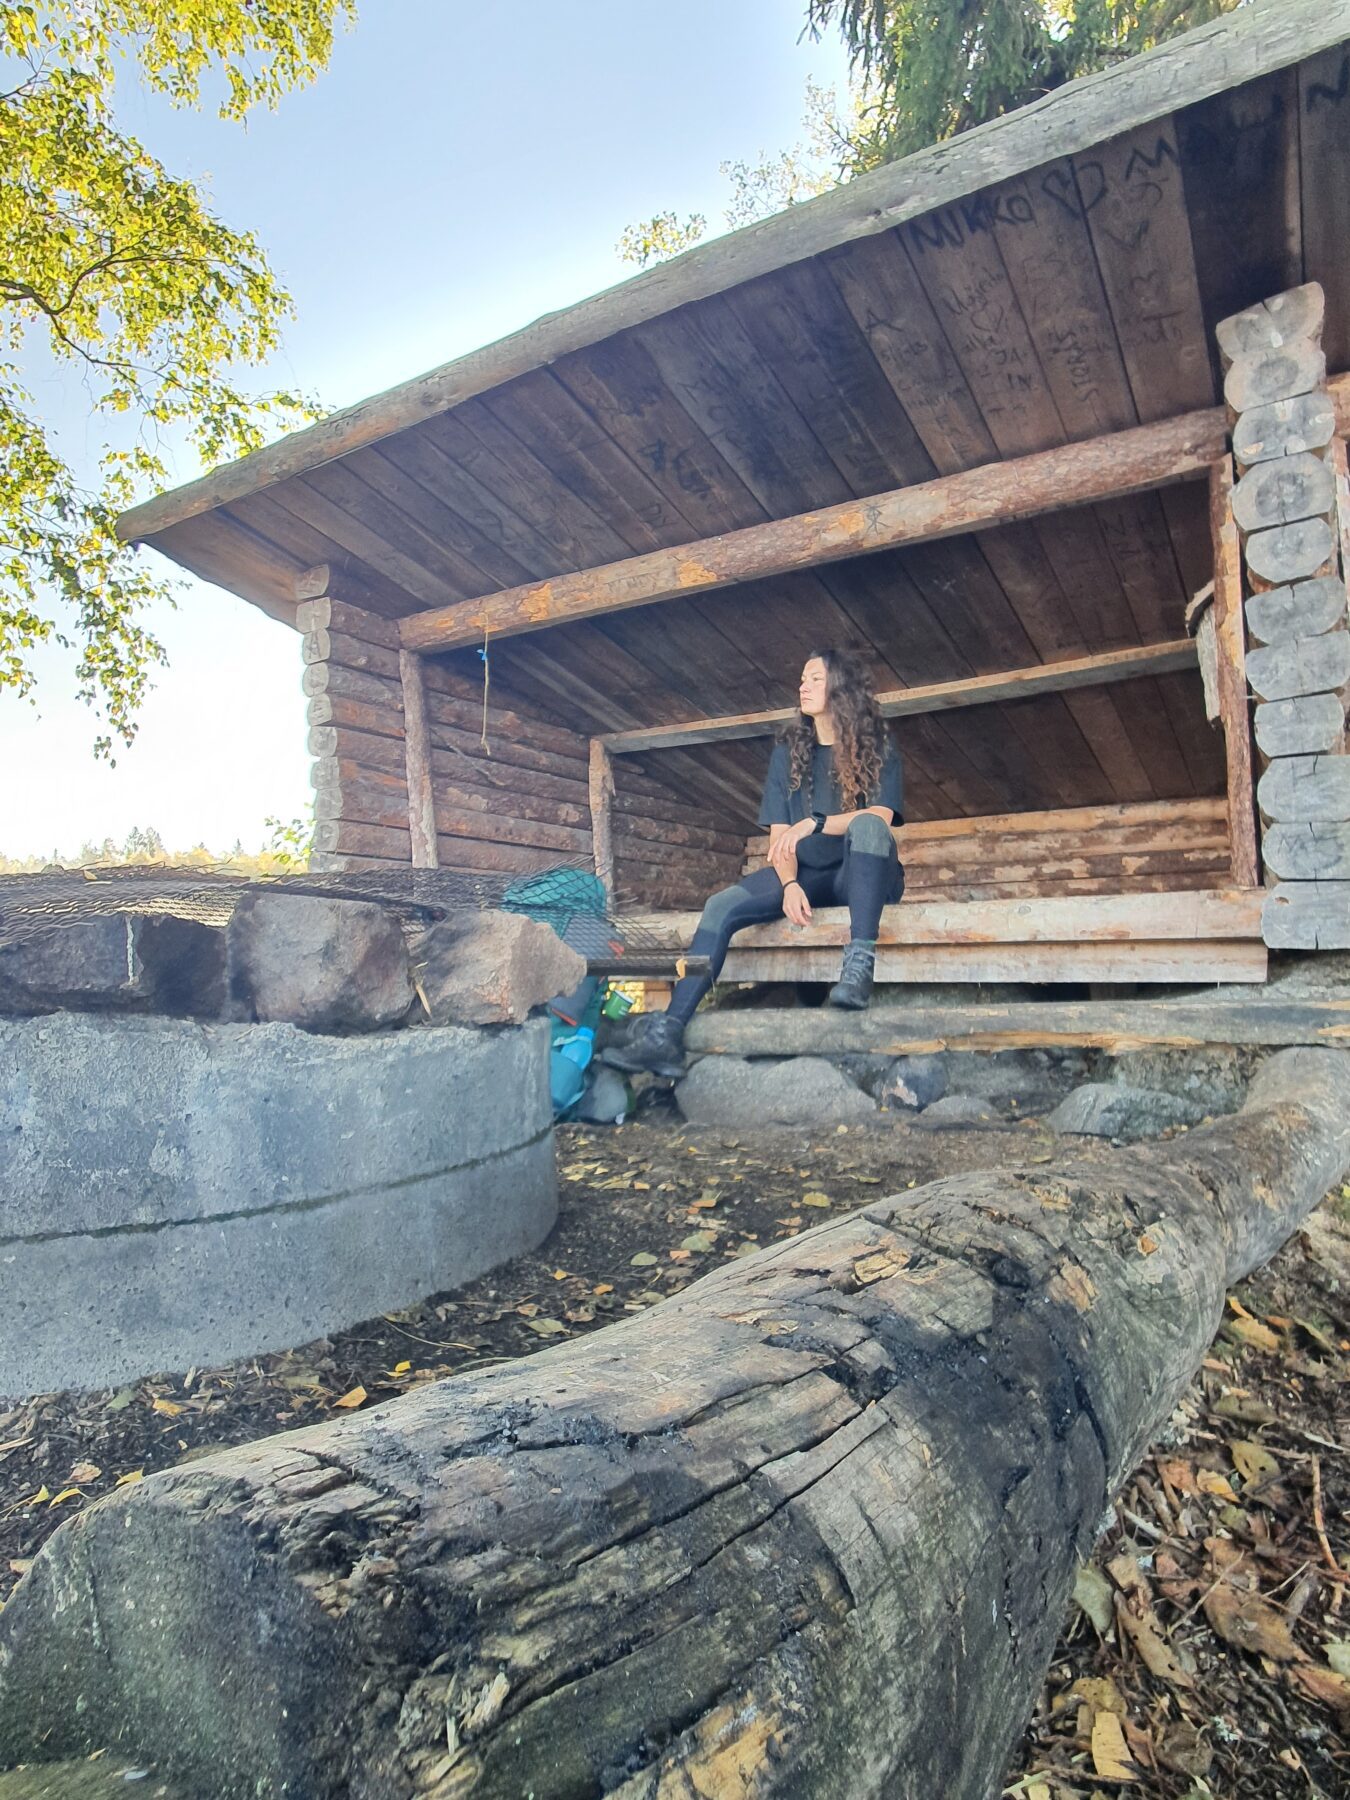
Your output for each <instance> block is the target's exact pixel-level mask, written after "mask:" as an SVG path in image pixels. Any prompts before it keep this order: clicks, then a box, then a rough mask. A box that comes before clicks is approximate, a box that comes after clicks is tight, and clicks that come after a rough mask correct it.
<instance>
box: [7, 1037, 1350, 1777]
mask: <svg viewBox="0 0 1350 1800" xmlns="http://www.w3.org/2000/svg"><path fill="white" fill-rule="evenodd" d="M1348 1160H1350V1057H1346V1056H1345V1055H1344V1054H1342V1053H1340V1052H1334V1051H1319V1050H1300V1051H1291V1052H1288V1053H1286V1054H1284V1055H1281V1056H1278V1057H1276V1058H1274V1059H1273V1060H1272V1061H1271V1062H1269V1063H1268V1064H1267V1065H1266V1066H1265V1068H1264V1069H1263V1071H1262V1072H1261V1073H1260V1075H1259V1076H1258V1077H1257V1080H1256V1082H1255V1083H1254V1085H1253V1089H1252V1094H1251V1097H1250V1098H1249V1101H1248V1104H1247V1106H1246V1108H1245V1109H1244V1111H1243V1113H1242V1114H1240V1115H1239V1116H1238V1117H1236V1118H1232V1119H1225V1120H1223V1121H1221V1122H1220V1123H1218V1124H1215V1125H1212V1126H1209V1127H1206V1128H1205V1129H1202V1130H1198V1131H1194V1132H1191V1133H1190V1134H1188V1135H1187V1136H1185V1137H1182V1138H1179V1139H1177V1140H1175V1141H1172V1142H1169V1143H1166V1144H1158V1145H1151V1146H1147V1147H1142V1148H1136V1149H1133V1150H1124V1151H1121V1152H1119V1153H1118V1154H1117V1155H1115V1156H1113V1157H1112V1158H1110V1159H1109V1160H1107V1161H1100V1162H1097V1163H1096V1164H1094V1165H1092V1166H1091V1167H1079V1166H1076V1165H1075V1163H1074V1161H1073V1159H1072V1158H1066V1159H1065V1161H1064V1163H1063V1164H1062V1165H1061V1166H1060V1167H1059V1168H1058V1169H1057V1170H1056V1169H1052V1168H1036V1169H1031V1170H1026V1171H1023V1172H1021V1173H1016V1174H1008V1173H1000V1174H998V1175H978V1174H976V1175H966V1176H959V1177H954V1178H952V1179H949V1180H946V1181H940V1182H936V1183H934V1184H933V1185H931V1186H929V1187H927V1188H924V1189H922V1190H919V1191H917V1192H915V1193H912V1194H904V1195H900V1196H897V1197H893V1198H890V1199H885V1200H881V1201H879V1202H877V1203H876V1204H874V1205H871V1206H867V1207H865V1208H863V1209H862V1211H860V1212H856V1213H853V1214H851V1215H848V1216H847V1217H842V1218H839V1219H835V1220H831V1221H830V1222H829V1223H827V1224H825V1225H823V1226H821V1227H819V1228H818V1229H816V1230H813V1231H809V1232H806V1233H804V1234H803V1235H802V1236H800V1237H797V1238H794V1239H791V1240H789V1241H787V1242H785V1243H780V1244H775V1245H773V1246H772V1247H770V1248H767V1249H765V1250H763V1251H761V1252H760V1253H759V1254H757V1255H755V1256H753V1257H750V1258H746V1259H744V1260H740V1261H736V1262H732V1263H728V1264H727V1265H726V1266H724V1267H723V1268H721V1269H719V1270H718V1271H716V1272H715V1273H713V1274H711V1275H709V1276H707V1277H705V1278H704V1279H703V1280H702V1281H700V1282H698V1283H696V1284H695V1285H694V1286H693V1287H691V1288H690V1289H688V1290H687V1291H686V1292H685V1293H683V1294H681V1295H679V1296H677V1297H675V1298H673V1299H671V1300H668V1301H666V1302H665V1303H663V1304H662V1305H661V1306H659V1307H657V1308H655V1309H653V1310H652V1311H651V1312H648V1313H644V1314H643V1315H641V1316H640V1317H636V1318H634V1319H632V1320H630V1321H628V1322H626V1323H624V1324H621V1325H616V1326H614V1327H613V1328H611V1329H609V1330H606V1331H603V1332H600V1333H597V1334H596V1335H593V1336H590V1337H586V1338H583V1339H581V1340H578V1341H576V1342H574V1343H570V1344H567V1345H564V1346H561V1347H559V1348H557V1349H553V1350H550V1351H546V1352H543V1353H541V1354H539V1355H537V1356H534V1357H531V1358H529V1359H527V1360H526V1361H523V1362H520V1363H516V1364H512V1365H508V1366H504V1367H501V1368H498V1369H495V1370H491V1371H489V1372H486V1373H484V1374H479V1375H468V1376H464V1377H462V1378H459V1379H455V1380H451V1381H445V1382H440V1383H438V1384H437V1385H435V1386H434V1387H432V1388H429V1389H427V1390H425V1391H423V1392H421V1393H419V1394H416V1395H411V1396H409V1397H407V1398H406V1399H401V1400H397V1401H394V1402H392V1403H390V1404H389V1405H387V1406H383V1407H381V1408H379V1409H378V1410H377V1411H374V1412H371V1413H369V1414H364V1415H358V1416H356V1417H354V1418H351V1419H348V1420H344V1421H343V1422H341V1423H338V1424H329V1425H324V1426H319V1427H315V1428H311V1429H308V1430H303V1431H296V1432H290V1433H286V1434H284V1435H282V1436H279V1437H275V1438H272V1439H269V1440H267V1441H265V1442H263V1443H260V1444H255V1445H252V1446H248V1447H246V1448H242V1449H238V1450H233V1451H228V1452H225V1453H223V1454H221V1455H220V1456H217V1457H214V1458H212V1459H210V1460H208V1461H202V1462H197V1463H193V1464H189V1465H187V1466H185V1467H183V1468H181V1469H176V1470H172V1471H170V1472H167V1473H165V1474H162V1475H157V1476H155V1477H153V1478H152V1479H150V1480H149V1481H146V1482H144V1483H143V1484H140V1485H137V1486H132V1487H129V1488H126V1489H123V1490H121V1491H120V1492H118V1493H116V1494H114V1495H112V1496H110V1497H109V1498H108V1499H107V1500H105V1501H103V1502H102V1503H100V1504H98V1505H96V1506H93V1507H91V1508H90V1509H89V1510H88V1511H87V1512H85V1513H83V1514H82V1515H81V1516H80V1517H79V1518H78V1519H75V1520H73V1521H71V1523H69V1524H68V1525H66V1526H64V1527H63V1528H62V1529H61V1530H60V1531H59V1532H58V1533H57V1534H56V1535H55V1536H54V1537H53V1539H52V1540H51V1542H50V1544H49V1545H48V1546H47V1548H46V1549H45V1550H44V1551H43V1552H42V1554H41V1555H40V1556H39V1557H38V1558H37V1560H36V1562H35V1564H34V1567H33V1569H32V1571H31V1572H30V1574H29V1575H28V1576H27V1577H25V1579H24V1581H23V1582H22V1583H21V1584H20V1586H19V1588H18V1590H17V1592H16V1594H15V1596H14V1598H13V1599H12V1600H11V1602H10V1604H9V1606H8V1607H7V1609H6V1610H5V1612H4V1614H3V1616H2V1617H0V1761H4V1760H6V1759H16V1758H20V1757H33V1756H45V1757H53V1756H58V1755H61V1754H68V1753H71V1752H75V1751H79V1750H83V1749H87V1748H92V1747H95V1746H101V1745H104V1744H118V1745H122V1746H125V1747H128V1748H130V1749H132V1750H133V1751H134V1752H135V1753H136V1754H138V1755H140V1756H142V1757H147V1758H154V1760H155V1761H156V1762H157V1763H159V1764H160V1765H161V1766H162V1767H163V1768H164V1769H165V1770H166V1772H173V1771H175V1770H177V1771H178V1772H180V1773H181V1774H182V1775H183V1776H184V1777H185V1778H186V1779H187V1780H188V1781H189V1782H191V1783H192V1784H193V1790H192V1791H194V1792H201V1793H204V1794H205V1793H210V1794H212V1795H234V1794H239V1795H242V1794H245V1793H248V1794H250V1795H258V1796H271V1795H280V1794H289V1795H304V1796H306V1797H307V1800H322V1797H323V1796H329V1795H333V1796H336V1795H338V1794H343V1795H350V1796H353V1797H369V1800H374V1797H376V1796H378V1797H379V1800H393V1797H397V1796H411V1795H415V1794H434V1795H436V1796H437V1797H438V1800H450V1797H451V1796H459V1795H467V1794H469V1793H471V1792H472V1793H473V1795H474V1796H475V1800H490V1797H491V1800H496V1797H500V1800H521V1797H522V1796H524V1795H527V1794H528V1795H534V1796H536V1797H537V1800H546V1797H547V1800H563V1797H573V1800H583V1797H585V1800H589V1797H590V1796H593V1795H598V1794H600V1793H602V1792H603V1793H609V1794H617V1795H619V1796H622V1800H692V1797H693V1796H697V1795H714V1794H715V1795H718V1796H721V1797H725V1800H731V1797H733V1796H735V1797H737V1800H752V1797H753V1800H769V1797H782V1800H787V1797H789V1796H790V1797H791V1800H826V1797H827V1796H828V1797H831V1800H838V1797H839V1796H845V1795H846V1796H848V1800H865V1797H867V1796H873V1795H877V1796H879V1795H883V1794H884V1795H896V1794H925V1795H927V1794H932V1795H943V1796H947V1797H948V1800H980V1797H982V1796H986V1795H991V1794H993V1793H995V1792H997V1790H998V1786H999V1781H1000V1775H1001V1771H1002V1769H1003V1767H1004V1761H1005V1758H1006V1757H1007V1755H1008V1753H1009V1749H1010V1746H1011V1744H1012V1743H1013V1741H1014V1739H1015V1737H1016V1734H1017V1732H1018V1730H1019V1729H1020V1728H1021V1725H1022V1722H1023V1720H1024V1718H1025V1716H1026V1714H1027V1710H1028V1708H1029V1706H1030V1704H1031V1702H1032V1699H1033V1696H1034V1694H1035V1692H1036V1690H1037V1688H1038V1686H1039V1684H1040V1682H1041V1680H1042V1677H1043V1675H1044V1672H1045V1668H1046V1665H1047V1662H1048V1660H1049V1657H1050V1655H1051V1651H1052V1648H1053V1645H1054V1642H1055V1637H1056V1633H1057V1631H1058V1628H1059V1623H1060V1620H1061V1619H1062V1617H1063V1612H1064V1607H1065V1604H1066V1600H1067V1596H1068V1593H1069V1589H1070V1586H1071V1584H1072V1581H1073V1577H1074V1571H1075V1567H1076V1565H1077V1563H1078V1561H1079V1559H1080V1558H1082V1557H1084V1556H1086V1555H1087V1553H1088V1552H1089V1550H1090V1549H1091V1547H1092V1544H1093V1541H1094V1538H1095V1535H1096V1532H1097V1528H1098V1525H1099V1523H1100V1521H1101V1518H1102V1513H1103V1509H1104V1507H1105V1506H1106V1504H1107V1503H1108V1501H1109V1500H1110V1498H1111V1496H1112V1495H1113V1494H1114V1493H1115V1492H1116V1491H1117V1489H1118V1488H1119V1486H1120V1484H1121V1483H1122V1482H1123V1480H1124V1479H1125V1477H1126V1475H1127V1474H1128V1473H1129V1471H1130V1470H1131V1468H1132V1467H1133V1466H1134V1464H1135V1462H1136V1461H1137V1459H1138V1457H1139V1456H1140V1454H1141V1453H1142V1451H1143V1450H1144V1448H1145V1447H1146V1445H1147V1444H1148V1442H1149V1441H1150V1438H1151V1437H1152V1435H1153V1434H1154V1433H1155V1432H1156V1431H1157V1429H1158V1427H1159V1426H1160V1425H1161V1424H1162V1423H1163V1422H1164V1421H1165V1420H1166V1419H1167V1417H1168V1415H1169V1413H1170V1412H1171V1410H1172V1408H1173V1406H1174V1405H1175V1403H1176V1400H1177V1398H1178V1397H1179V1395H1180V1394H1181V1392H1182V1391H1183V1389H1184V1388H1185V1386H1186V1384H1187V1382H1188V1381H1189V1380H1190V1378H1191V1376H1192V1374H1193V1372H1194V1370H1195V1368H1196V1366H1197V1364H1198V1363H1199V1361H1200V1359H1201V1357H1202V1356H1203V1354H1204V1352H1205V1350H1206V1347H1207V1345H1208V1343H1209V1341H1210V1338H1211V1336H1212V1334H1213V1332H1214V1330H1215V1328H1216V1327H1217V1325H1218V1323H1219V1320H1220V1317H1221V1314H1222V1309H1223V1304H1224V1294H1225V1291H1226V1289H1227V1287H1228V1286H1229V1285H1230V1284H1231V1283H1232V1282H1234V1281H1235V1280H1237V1279H1238V1278H1239V1277H1240V1276H1242V1275H1243V1274H1245V1273H1246V1272H1247V1271H1249V1270H1250V1269H1252V1268H1253V1267H1255V1266H1256V1265H1258V1264H1259V1263H1261V1262H1262V1261H1263V1260H1265V1259H1266V1258H1267V1257H1269V1256H1270V1255H1271V1254H1272V1252H1273V1251H1274V1250H1275V1249H1276V1248H1277V1246H1278V1245H1279V1244H1280V1243H1281V1242H1282V1241H1283V1240H1284V1239H1285V1238H1286V1237H1287V1236H1288V1235H1289V1234H1290V1232H1291V1231H1293V1229H1294V1228H1295V1227H1296V1226H1297V1224H1298V1223H1299V1221H1300V1219H1301V1218H1302V1217H1303V1216H1304V1215H1305V1214H1306V1213H1307V1212H1308V1211H1309V1210H1310V1209H1311V1208H1312V1206H1314V1205H1315V1204H1316V1202H1317V1200H1318V1199H1319V1198H1320V1197H1321V1195H1322V1194H1323V1193H1324V1191H1325V1190H1326V1189H1327V1187H1328V1186H1329V1185H1330V1184H1331V1183H1332V1182H1334V1181H1336V1180H1337V1179H1339V1177H1340V1176H1341V1174H1342V1172H1343V1171H1344V1169H1345V1167H1346V1164H1347V1161H1348Z"/></svg>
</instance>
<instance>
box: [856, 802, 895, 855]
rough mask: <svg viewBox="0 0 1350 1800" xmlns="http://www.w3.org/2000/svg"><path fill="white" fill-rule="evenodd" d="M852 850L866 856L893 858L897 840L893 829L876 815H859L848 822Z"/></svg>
mask: <svg viewBox="0 0 1350 1800" xmlns="http://www.w3.org/2000/svg"><path fill="white" fill-rule="evenodd" d="M845 835H846V837H847V839H848V846H849V849H850V850H854V851H861V852H862V854H863V855H864V856H893V855H894V854H895V839H894V838H893V837H892V836H891V828H890V826H889V825H888V824H887V823H886V821H885V820H884V819H881V818H878V816H877V814H876V813H873V812H864V813H859V814H858V816H857V817H856V818H854V819H850V820H849V822H848V831H847V832H846V834H845Z"/></svg>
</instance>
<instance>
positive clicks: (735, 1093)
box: [676, 1056, 877, 1130]
mask: <svg viewBox="0 0 1350 1800" xmlns="http://www.w3.org/2000/svg"><path fill="white" fill-rule="evenodd" d="M676 1099H677V1100H678V1101H679V1107H680V1111H681V1112H682V1113H683V1114H684V1116H685V1118H686V1119H688V1121H689V1123H690V1124H691V1125H734V1126H737V1127H739V1128H741V1129H744V1130H752V1129H753V1128H754V1127H755V1126H757V1125H806V1126H813V1125H839V1124H848V1123H851V1122H852V1121H853V1120H855V1119H875V1118H876V1116H877V1109H876V1106H875V1104H874V1102H873V1101H871V1100H870V1099H869V1098H868V1097H867V1095H866V1094H864V1093H863V1092H862V1091H861V1090H860V1089H859V1088H856V1087H854V1085H853V1083H852V1082H851V1081H850V1080H849V1079H848V1077H847V1076H846V1075H844V1074H842V1073H841V1072H840V1071H839V1070H838V1069H836V1068H835V1066H834V1064H833V1063H829V1062H826V1061H825V1059H824V1058H823V1057H820V1056H793V1057H790V1058H788V1059H787V1060H786V1061H784V1062H771V1061H768V1060H766V1059H757V1060H754V1061H751V1060H750V1059H748V1058H746V1057H741V1056H705V1057H703V1058H702V1060H701V1061H699V1062H696V1063H695V1064H694V1066H693V1068H692V1069H691V1070H690V1071H689V1073H688V1074H687V1075H686V1076H685V1078H684V1080H683V1081H681V1083H680V1084H679V1087H678V1088H677V1089H676Z"/></svg>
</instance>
